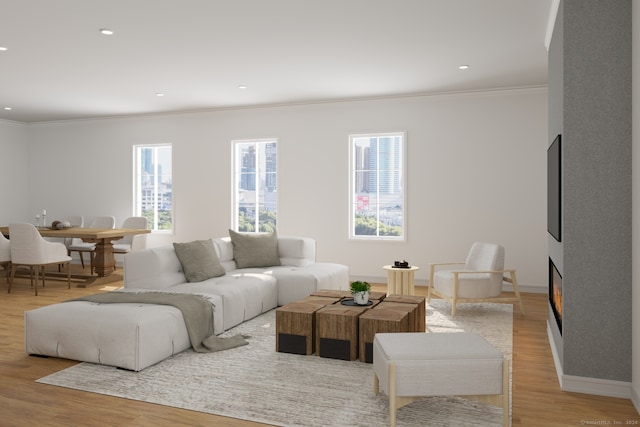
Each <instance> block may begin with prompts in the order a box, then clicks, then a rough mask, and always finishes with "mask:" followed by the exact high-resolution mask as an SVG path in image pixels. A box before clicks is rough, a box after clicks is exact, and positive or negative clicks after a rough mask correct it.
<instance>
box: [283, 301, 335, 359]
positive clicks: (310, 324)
mask: <svg viewBox="0 0 640 427" xmlns="http://www.w3.org/2000/svg"><path fill="white" fill-rule="evenodd" d="M325 306H326V303H325V302H320V301H301V302H292V303H290V304H287V305H284V306H282V307H279V308H277V309H276V351H279V352H283V353H293V354H305V355H309V354H313V353H315V331H316V322H315V320H316V319H315V313H316V312H317V311H318V310H320V309H321V308H323V307H325Z"/></svg>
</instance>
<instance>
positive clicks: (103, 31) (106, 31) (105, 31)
mask: <svg viewBox="0 0 640 427" xmlns="http://www.w3.org/2000/svg"><path fill="white" fill-rule="evenodd" d="M100 34H102V35H104V36H112V35H113V31H112V30H110V29H108V28H101V29H100Z"/></svg>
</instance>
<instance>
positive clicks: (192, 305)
mask: <svg viewBox="0 0 640 427" xmlns="http://www.w3.org/2000/svg"><path fill="white" fill-rule="evenodd" d="M69 301H89V302H95V303H98V304H107V303H134V304H160V305H170V306H173V307H176V308H177V309H179V310H180V311H181V312H182V317H184V324H185V326H186V327H187V332H188V333H189V340H190V341H191V346H192V347H193V350H194V351H197V352H198V353H210V352H214V351H221V350H227V349H230V348H234V347H239V346H242V345H246V344H248V343H247V341H246V340H245V337H244V336H242V335H234V336H232V337H217V336H216V335H215V334H214V332H213V312H212V310H211V303H210V302H209V301H207V299H206V298H204V297H201V296H198V295H190V294H174V293H163V292H140V293H138V292H106V293H101V294H93V295H87V296H84V297H80V298H75V299H72V300H69Z"/></svg>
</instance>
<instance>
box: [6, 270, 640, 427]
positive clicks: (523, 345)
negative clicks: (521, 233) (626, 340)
mask: <svg viewBox="0 0 640 427" xmlns="http://www.w3.org/2000/svg"><path fill="white" fill-rule="evenodd" d="M2 273H3V272H2ZM121 285H122V282H114V283H110V284H109V286H101V285H95V286H92V287H89V288H77V287H76V286H75V285H72V289H71V290H68V289H67V286H66V283H61V282H54V281H51V282H49V281H48V282H47V285H46V288H45V289H44V290H41V291H40V292H39V295H38V296H37V297H36V296H34V295H33V290H32V289H31V288H30V285H29V283H28V282H27V281H25V280H21V281H16V284H14V289H13V290H12V292H11V294H7V292H6V290H7V285H6V282H5V281H4V278H2V277H0V425H2V426H27V425H28V426H71V425H73V426H177V425H179V426H205V425H207V426H214V425H215V426H231V427H239V426H243V427H246V426H260V425H262V424H257V423H252V422H247V421H241V420H236V419H231V418H225V417H219V416H214V415H206V414H201V413H198V412H192V411H186V410H180V409H174V408H169V407H166V406H160V405H154V404H149V403H142V402H135V401H131V400H126V399H119V398H115V397H108V396H102V395H98V394H92V393H85V392H80V391H76V390H70V389H64V388H60V387H54V386H48V385H43V384H37V383H35V382H34V381H35V380H36V379H38V378H41V377H43V376H45V375H48V374H50V373H53V372H56V371H59V370H61V369H64V368H66V367H69V366H72V365H73V364H75V363H76V362H73V361H69V360H61V359H56V358H40V357H32V356H27V355H26V354H25V353H24V339H23V313H24V311H25V310H30V309H33V308H36V307H39V306H43V305H49V304H53V303H56V302H59V301H64V300H66V299H70V298H73V297H76V296H80V295H85V294H91V293H95V292H102V291H106V290H111V289H113V287H117V286H121ZM374 289H375V290H385V288H384V287H383V286H381V285H375V286H374ZM425 290H426V288H420V287H419V288H418V291H417V292H418V293H420V294H423V295H424V294H425ZM524 305H525V310H526V311H527V314H526V316H522V315H520V314H519V312H518V310H514V313H515V314H514V318H513V319H514V324H513V326H514V328H513V329H514V331H513V335H514V337H513V338H514V340H513V356H514V357H513V425H514V426H532V427H534V426H535V427H540V426H578V425H589V424H591V425H603V424H608V425H616V422H619V423H620V424H617V425H633V424H639V423H640V416H639V415H638V413H637V412H636V410H635V408H634V407H633V405H632V403H631V402H630V401H629V400H626V399H616V398H607V397H599V396H591V395H585V394H579V393H567V392H562V391H560V388H559V385H558V379H557V376H556V371H555V368H554V366H553V359H552V356H551V351H550V348H549V344H548V340H547V334H546V316H547V308H546V307H547V302H546V296H545V295H542V294H525V295H524ZM354 363H357V362H354ZM425 416H428V414H425ZM310 425H312V424H310Z"/></svg>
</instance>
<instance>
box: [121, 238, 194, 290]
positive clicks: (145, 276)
mask: <svg viewBox="0 0 640 427" xmlns="http://www.w3.org/2000/svg"><path fill="white" fill-rule="evenodd" d="M186 281H187V280H186V278H185V277H184V273H183V272H182V265H181V264H180V260H179V259H178V257H177V256H176V252H175V250H174V249H173V247H172V246H163V247H158V248H151V249H143V250H141V251H133V252H129V253H128V254H126V255H125V256H124V287H125V288H137V289H155V290H162V289H166V288H168V287H169V286H173V285H177V284H179V283H184V282H186Z"/></svg>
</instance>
